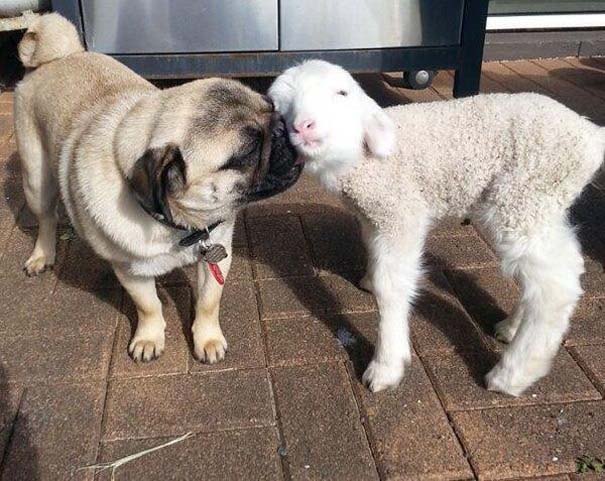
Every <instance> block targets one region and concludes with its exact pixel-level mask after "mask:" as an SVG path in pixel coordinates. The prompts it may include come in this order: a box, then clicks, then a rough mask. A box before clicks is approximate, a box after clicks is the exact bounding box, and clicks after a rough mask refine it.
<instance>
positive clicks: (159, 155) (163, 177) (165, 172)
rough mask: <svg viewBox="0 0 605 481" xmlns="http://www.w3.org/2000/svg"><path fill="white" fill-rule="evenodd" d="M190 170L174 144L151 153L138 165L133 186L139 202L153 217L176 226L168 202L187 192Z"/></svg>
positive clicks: (153, 150)
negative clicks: (184, 191) (188, 171)
mask: <svg viewBox="0 0 605 481" xmlns="http://www.w3.org/2000/svg"><path fill="white" fill-rule="evenodd" d="M186 174H187V169H186V165H185V161H184V160H183V156H182V154H181V151H180V149H179V148H178V147H177V146H176V145H174V144H167V145H165V146H163V147H156V148H152V149H147V151H146V152H145V153H144V154H143V155H142V156H141V157H140V158H139V159H138V160H137V161H136V162H135V164H134V168H133V170H132V175H131V176H130V179H129V182H130V187H131V188H132V190H133V192H134V194H135V196H136V198H137V200H138V201H139V203H140V204H141V205H142V206H143V208H144V209H145V210H146V211H147V212H149V213H150V214H152V215H153V216H156V217H159V216H161V220H166V221H167V222H169V223H172V222H173V220H172V214H171V213H170V207H169V205H168V198H169V197H170V196H176V195H178V194H179V193H180V192H182V191H183V189H184V188H185V185H186V181H187V175H186Z"/></svg>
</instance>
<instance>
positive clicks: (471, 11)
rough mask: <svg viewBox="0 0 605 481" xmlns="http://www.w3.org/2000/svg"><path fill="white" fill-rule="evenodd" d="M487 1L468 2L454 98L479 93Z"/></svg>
mask: <svg viewBox="0 0 605 481" xmlns="http://www.w3.org/2000/svg"><path fill="white" fill-rule="evenodd" d="M488 4H489V2H488V1H487V0H466V2H464V20H463V23H462V38H461V58H460V66H459V67H458V69H457V70H456V75H455V77H454V97H468V96H469V95H475V94H477V93H478V92H479V82H480V80H481V62H482V60H483V43H484V42H485V23H486V20H487V7H488Z"/></svg>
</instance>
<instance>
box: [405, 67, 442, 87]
mask: <svg viewBox="0 0 605 481" xmlns="http://www.w3.org/2000/svg"><path fill="white" fill-rule="evenodd" d="M435 73H436V72H435V71H434V70H410V71H407V72H403V82H404V84H406V85H407V87H408V88H411V89H414V90H422V89H425V88H427V87H430V86H431V83H433V78H434V77H435Z"/></svg>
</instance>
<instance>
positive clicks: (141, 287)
mask: <svg viewBox="0 0 605 481" xmlns="http://www.w3.org/2000/svg"><path fill="white" fill-rule="evenodd" d="M113 269H114V272H115V273H116V277H117V278H118V280H119V281H120V283H121V284H122V286H124V289H126V292H128V294H130V297H131V298H132V301H133V302H134V305H135V307H136V309H137V328H136V331H135V333H134V336H133V338H132V340H131V341H130V344H129V346H128V352H129V353H130V355H131V356H132V358H133V359H134V360H135V361H137V362H138V361H143V362H148V361H152V360H153V359H156V358H158V357H160V356H161V355H162V353H163V352H164V330H165V329H166V321H164V316H163V314H162V302H161V301H160V299H159V297H158V293H157V290H156V287H155V278H153V277H142V276H135V275H133V274H130V273H129V272H127V271H125V270H122V269H120V268H119V267H117V266H113Z"/></svg>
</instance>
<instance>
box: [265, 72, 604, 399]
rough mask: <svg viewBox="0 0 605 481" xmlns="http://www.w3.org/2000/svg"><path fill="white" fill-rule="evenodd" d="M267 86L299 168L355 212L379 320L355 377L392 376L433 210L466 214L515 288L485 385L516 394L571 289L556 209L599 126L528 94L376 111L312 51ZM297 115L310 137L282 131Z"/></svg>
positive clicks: (532, 375) (572, 240)
mask: <svg viewBox="0 0 605 481" xmlns="http://www.w3.org/2000/svg"><path fill="white" fill-rule="evenodd" d="M343 93H345V94H346V95H343ZM269 95H270V96H271V97H272V98H273V100H274V102H275V104H276V107H277V109H278V110H279V111H280V112H281V113H282V114H283V115H284V116H285V118H286V121H287V125H288V126H289V128H290V132H291V138H292V141H293V142H294V143H295V144H296V145H297V148H298V149H299V151H300V153H301V155H302V156H303V157H304V158H305V160H306V163H307V170H308V171H310V172H311V173H313V174H314V175H317V176H318V178H319V179H320V181H321V182H322V183H323V184H324V185H325V186H326V187H327V188H329V189H331V190H336V191H340V192H341V193H343V194H344V195H345V196H346V197H347V198H348V199H349V200H350V201H351V203H352V204H353V206H354V208H355V211H356V212H357V214H358V216H359V218H360V221H361V224H362V228H363V232H364V241H365V244H366V246H367V248H368V253H369V256H368V257H369V262H368V269H367V273H366V277H365V278H364V279H363V281H362V286H363V287H365V288H367V289H369V290H371V291H372V292H373V293H374V294H375V296H376V298H377V302H378V306H379V310H380V318H381V319H380V328H379V337H378V343H377V346H376V350H375V354H374V358H373V360H372V362H371V363H370V365H369V367H368V369H367V370H366V372H365V374H364V381H365V382H366V384H368V385H369V387H370V388H371V389H372V390H374V391H378V390H381V389H384V388H387V387H391V386H395V385H397V384H398V383H399V381H400V380H401V378H402V376H403V372H404V366H405V364H406V363H407V362H409V361H410V358H411V349H410V343H409V332H408V331H409V329H408V325H407V317H408V313H409V309H410V303H411V301H412V300H413V297H414V296H415V294H416V291H417V286H418V281H419V278H420V276H421V272H422V269H421V257H422V251H423V246H424V238H425V236H426V233H427V232H428V230H429V228H430V225H431V224H432V223H434V222H435V221H437V220H439V219H441V218H443V217H446V216H447V217H449V216H458V217H461V216H469V217H471V218H472V219H473V222H474V224H475V225H476V226H477V227H478V228H479V229H480V230H482V231H483V233H484V234H485V237H486V239H487V240H488V241H490V242H491V243H492V246H493V247H494V249H495V251H496V252H497V253H498V254H499V256H500V258H501V260H502V269H503V272H504V273H505V274H507V275H511V276H514V277H515V278H516V279H517V280H518V281H519V283H520V285H521V288H522V295H521V299H520V301H519V305H518V306H517V307H516V309H515V310H514V312H513V313H511V315H510V316H509V318H508V319H506V320H505V321H502V322H501V323H499V324H498V325H497V326H496V335H497V337H499V338H500V339H501V340H504V341H506V342H511V346H510V348H509V349H508V350H507V351H506V352H505V354H504V355H503V357H502V359H501V360H500V362H499V363H498V365H497V366H496V367H494V369H493V370H492V371H491V372H490V373H489V374H488V375H487V377H486V382H487V386H488V388H489V389H493V390H498V391H501V392H505V393H508V394H512V395H519V394H520V393H522V392H523V391H524V390H525V389H526V388H527V387H529V386H530V385H531V384H532V383H533V382H535V381H536V380H538V379H539V378H541V377H542V376H544V375H545V374H546V373H547V372H548V370H549V368H550V365H551V362H552V359H553V358H554V356H555V354H556V352H557V350H558V346H559V344H560V342H561V339H562V336H563V335H564V333H565V331H566V329H567V327H568V324H569V318H570V316H571V314H572V312H573V309H574V308H575V305H576V303H577V300H578V299H579V297H580V296H581V294H582V289H581V287H580V282H579V277H580V275H581V273H582V272H583V260H582V256H581V253H580V247H579V244H578V242H577V240H576V237H575V234H574V232H573V230H572V229H571V228H570V227H569V225H568V222H567V209H568V208H569V207H570V205H571V204H572V203H573V201H574V200H575V199H576V198H577V197H578V196H579V194H580V193H581V191H582V190H583V188H584V187H585V186H586V185H587V184H588V183H589V182H590V181H591V179H592V178H593V176H594V174H595V172H596V171H597V170H598V169H599V168H600V167H601V164H602V162H603V158H604V154H605V129H603V128H600V127H598V126H596V125H595V124H593V123H592V122H590V121H589V120H587V119H585V118H583V117H581V116H580V115H578V114H576V113H575V112H573V111H572V110H570V109H568V108H567V107H565V106H564V105H562V104H560V103H558V102H556V101H554V100H552V99H550V98H548V97H545V96H541V95H537V94H533V93H524V94H510V95H509V94H494V95H479V96H476V97H472V98H467V99H459V100H452V101H447V102H434V103H428V104H413V105H406V106H396V107H391V108H387V109H384V110H381V109H380V108H379V107H378V106H377V105H376V103H375V102H374V101H373V100H371V99H370V98H369V97H368V96H367V95H366V94H365V92H363V90H362V89H361V88H360V87H359V85H358V84H357V83H356V82H355V81H354V80H353V78H352V77H351V76H350V75H349V74H348V73H347V72H346V71H345V70H343V69H342V68H340V67H338V66H335V65H332V64H329V63H327V62H323V61H317V60H313V61H308V62H305V63H303V64H301V65H298V66H295V67H293V68H291V69H288V70H287V71H286V72H284V73H283V74H282V75H281V76H280V77H278V79H277V80H276V81H275V83H274V84H273V86H272V87H271V89H270V91H269ZM301 119H306V120H307V122H306V125H312V126H313V130H312V132H310V133H309V135H308V138H311V139H312V142H305V140H304V139H303V138H302V137H301V135H300V134H299V133H298V132H297V131H296V129H295V128H294V126H295V125H298V124H297V122H299V121H300V120H301Z"/></svg>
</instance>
